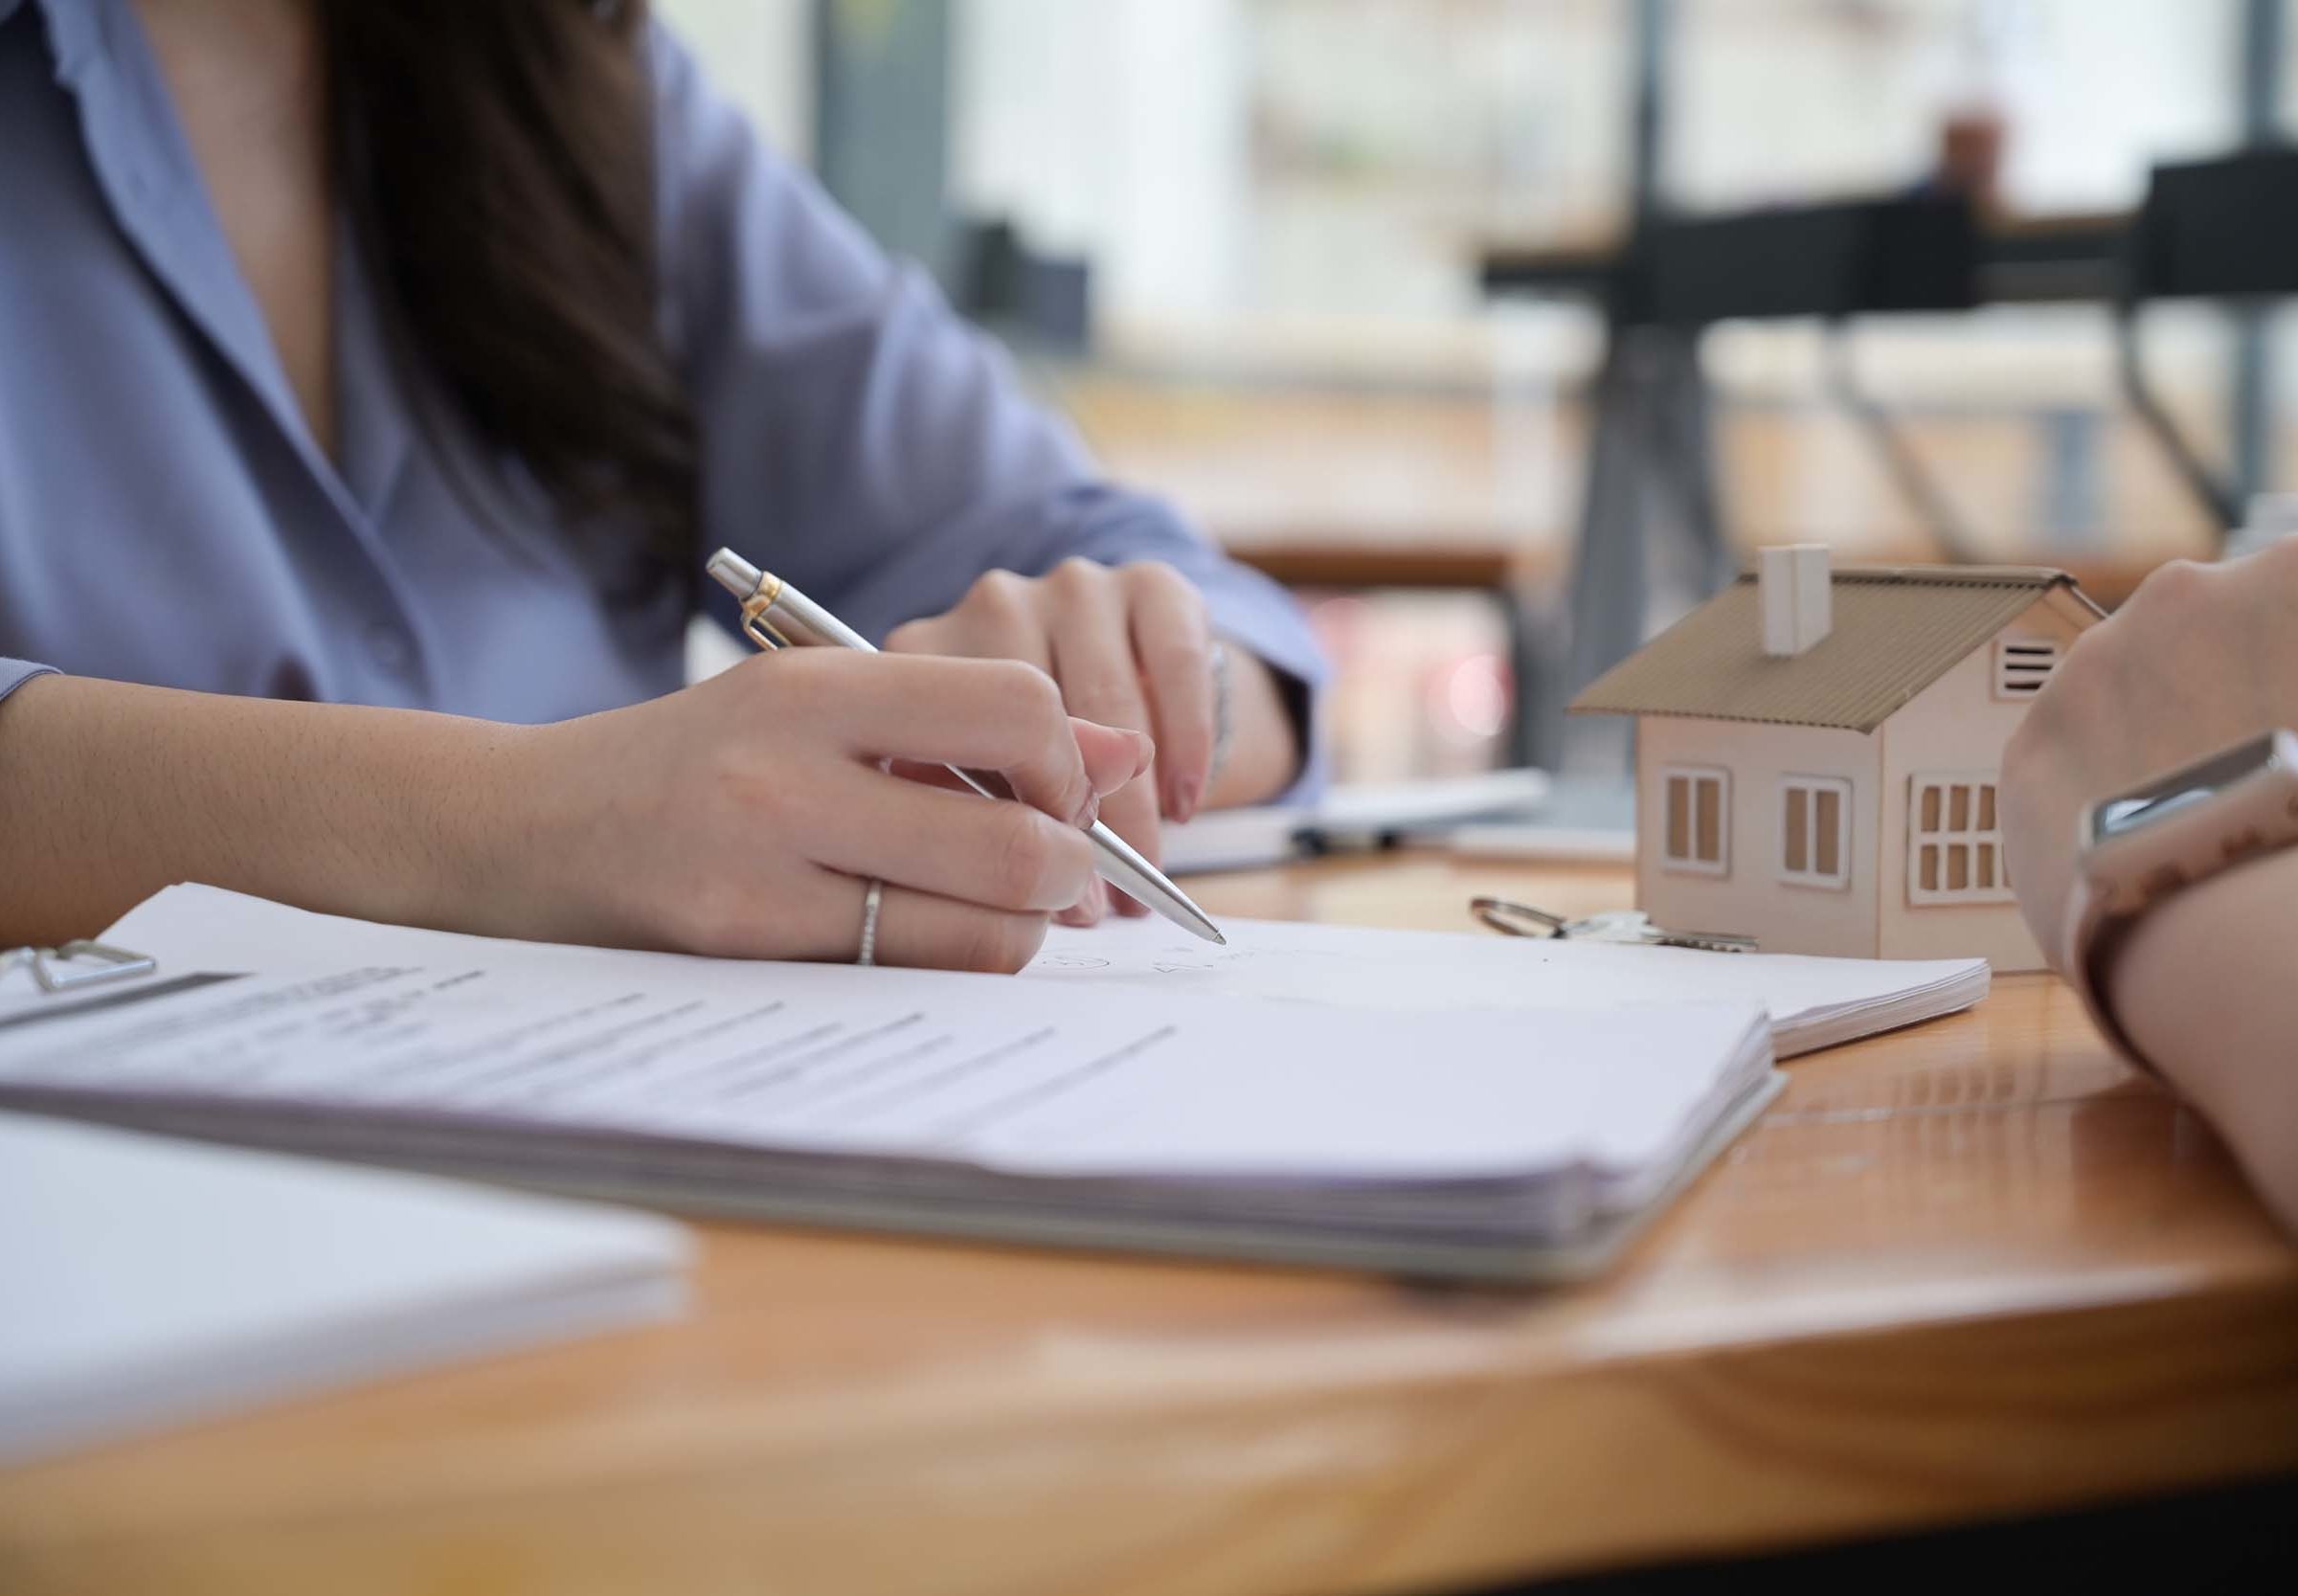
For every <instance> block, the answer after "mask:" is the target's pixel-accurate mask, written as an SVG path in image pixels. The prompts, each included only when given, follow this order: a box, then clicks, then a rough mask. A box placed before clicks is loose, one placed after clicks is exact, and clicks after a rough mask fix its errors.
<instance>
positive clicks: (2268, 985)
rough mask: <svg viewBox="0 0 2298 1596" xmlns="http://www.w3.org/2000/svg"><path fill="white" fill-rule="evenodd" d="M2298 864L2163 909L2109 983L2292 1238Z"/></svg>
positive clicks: (2288, 858)
mask: <svg viewBox="0 0 2298 1596" xmlns="http://www.w3.org/2000/svg"><path fill="white" fill-rule="evenodd" d="M2293 949H2298V852H2292V853H2283V854H2278V855H2276V856H2274V857H2272V858H2268V859H2264V860H2261V861H2259V862H2257V863H2255V864H2251V865H2244V866H2242V867H2241V868H2239V869H2236V870H2233V871H2230V872H2228V873H2227V874H2225V875H2223V876H2219V877H2215V878H2213V879H2211V880H2209V881H2206V882H2203V883H2201V884H2200V885H2198V886H2197V887H2194V888H2190V889H2188V890H2187V891H2184V892H2181V893H2178V894H2177V895H2175V896H2174V897H2172V898H2170V899H2168V900H2167V901H2165V902H2164V903H2163V904H2161V905H2160V906H2159V907H2158V908H2156V909H2154V910H2152V911H2151V912H2150V913H2149V914H2148V915H2147V917H2146V918H2145V919H2144V920H2143V921H2141V922H2140V923H2139V926H2138V928H2137V930H2136V931H2134V932H2133V933H2132V934H2131V938H2130V941H2129V944H2128V946H2127V947H2126V948H2125V949H2124V950H2123V952H2122V954H2121V955H2120V957H2119V958H2118V959H2117V960H2116V963H2115V967H2114V969H2113V971H2112V973H2111V977H2110V979H2111V983H2112V992H2111V997H2112V1000H2113V1002H2114V1006H2115V1011H2116V1015H2117V1017H2118V1018H2119V1019H2120V1020H2121V1021H2122V1023H2123V1024H2124V1027H2125V1028H2126V1029H2127V1030H2128V1031H2129V1033H2130V1039H2131V1041H2132V1042H2134V1043H2135V1044H2136V1045H2137V1046H2138V1048H2139V1050H2140V1052H2142V1053H2143V1054H2145V1055H2146V1057H2147V1058H2149V1059H2150V1060H2152V1062H2153V1063H2154V1065H2155V1066H2156V1067H2157V1068H2160V1069H2161V1070H2162V1072H2163V1074H2164V1075H2165V1076H2166V1077H2167V1078H2168V1079H2169V1080H2170V1082H2171V1083H2172V1084H2173V1085H2174V1086H2175V1087H2176V1088H2177V1089H2178V1090H2180V1091H2182V1092H2184V1093H2185V1094H2186V1095H2187V1096H2188V1097H2190V1098H2192V1099H2193V1100H2194V1102H2195V1104H2196V1105H2197V1107H2198V1108H2199V1109H2200V1110H2201V1111H2202V1113H2203V1115H2204V1116H2205V1117H2206V1118H2208V1119H2209V1120H2210V1122H2211V1123H2212V1124H2213V1125H2214V1126H2216V1127H2217V1129H2218V1132H2219V1135H2221V1136H2223V1137H2224V1138H2225V1139H2226V1142H2227V1144H2228V1145H2229V1146H2230V1147H2232V1148H2233V1150H2234V1154H2235V1157H2236V1158H2239V1159H2240V1160H2241V1161H2242V1167H2243V1168H2244V1170H2245V1171H2246V1172H2247V1173H2248V1174H2249V1177H2250V1180H2251V1181H2252V1182H2253V1183H2254V1184H2255V1185H2256V1186H2257V1188H2258V1190H2259V1193H2260V1195H2261V1196H2262V1197H2264V1199H2265V1202H2266V1204H2267V1206H2269V1207H2270V1208H2272V1209H2273V1210H2274V1212H2275V1214H2276V1216H2277V1217H2278V1218H2279V1219H2280V1220H2281V1221H2282V1223H2283V1224H2284V1225H2286V1226H2287V1227H2289V1228H2291V1229H2293V1230H2298V978H2294V977H2298V968H2294V967H2293V963H2292V950H2293Z"/></svg>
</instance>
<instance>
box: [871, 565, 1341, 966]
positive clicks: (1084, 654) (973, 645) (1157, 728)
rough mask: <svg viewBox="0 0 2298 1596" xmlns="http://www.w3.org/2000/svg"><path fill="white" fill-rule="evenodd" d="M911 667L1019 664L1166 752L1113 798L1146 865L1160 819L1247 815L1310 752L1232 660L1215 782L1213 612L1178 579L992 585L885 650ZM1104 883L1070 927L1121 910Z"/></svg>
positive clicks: (1002, 581) (1147, 572)
mask: <svg viewBox="0 0 2298 1596" xmlns="http://www.w3.org/2000/svg"><path fill="white" fill-rule="evenodd" d="M886 646H887V648H888V649H889V650H890V651H892V652H894V653H900V654H946V655H961V656H967V657H971V658H975V659H1002V660H1021V661H1025V662H1026V663H1029V664H1033V665H1036V666H1038V667H1039V668H1040V669H1042V670H1044V671H1046V672H1047V673H1048V675H1050V676H1051V677H1052V678H1053V680H1054V681H1055V682H1056V683H1058V684H1059V685H1060V687H1061V693H1062V697H1063V699H1064V700H1065V701H1066V702H1067V704H1068V706H1069V708H1070V713H1071V714H1074V715H1079V716H1082V717H1083V718H1085V719H1086V720H1089V721H1093V722H1097V723H1098V724H1100V725H1102V726H1113V727H1123V728H1126V729H1129V730H1132V731H1145V732H1148V733H1149V734H1150V735H1151V736H1152V737H1154V738H1155V740H1156V745H1157V761H1156V766H1155V772H1154V775H1155V779H1154V780H1153V781H1144V782H1139V783H1137V784H1135V785H1134V786H1131V787H1128V788H1126V789H1124V790H1123V791H1121V792H1118V793H1116V794H1114V795H1113V796H1112V797H1111V798H1110V801H1109V804H1108V807H1107V809H1106V811H1105V812H1104V815H1103V818H1104V819H1105V820H1108V821H1109V823H1110V825H1111V827H1112V828H1114V829H1115V831H1116V832H1117V833H1118V835H1120V836H1122V837H1123V838H1124V839H1125V840H1126V841H1127V842H1129V843H1132V844H1133V845H1134V846H1135V847H1137V848H1138V849H1140V851H1141V852H1142V853H1143V854H1144V855H1145V856H1146V857H1147V858H1149V859H1150V860H1151V861H1152V862H1153V863H1154V862H1155V861H1156V860H1157V858H1158V856H1159V834H1158V824H1159V820H1160V818H1161V819H1164V820H1187V819H1189V818H1190V817H1191V816H1192V815H1195V814H1196V813H1197V812H1198V811H1199V810H1201V809H1204V808H1206V807H1208V806H1209V805H1210V804H1212V803H1250V802H1255V801H1258V800H1260V799H1263V798H1269V797H1271V796H1273V794H1275V793H1276V792H1277V791H1278V790H1279V789H1281V788H1282V787H1283V786H1284V785H1285V783H1286V782H1288V781H1289V780H1291V779H1292V777H1293V774H1294V772H1295V770H1296V768H1297V767H1298V765H1299V762H1300V750H1299V748H1298V747H1297V739H1296V736H1295V732H1294V731H1293V729H1292V724H1291V720H1290V717H1289V716H1288V715H1287V713H1286V711H1285V708H1284V705H1283V702H1282V698H1281V695H1280V694H1279V693H1278V691H1277V687H1276V684H1275V681H1274V679H1273V677H1272V676H1271V675H1270V673H1269V669H1268V667H1267V666H1266V665H1264V664H1262V663H1261V662H1260V661H1259V660H1257V659H1255V658H1253V657H1252V656H1251V655H1250V654H1248V653H1246V652H1245V651H1243V650H1242V649H1235V648H1231V649H1229V650H1228V666H1227V669H1228V678H1229V681H1228V692H1229V717H1230V727H1231V739H1230V745H1229V750H1228V757H1227V759H1226V761H1225V762H1224V764H1223V767H1222V769H1221V770H1220V771H1218V772H1216V771H1215V770H1214V768H1213V754H1214V742H1215V738H1216V735H1217V727H1216V686H1215V680H1214V668H1213V649H1214V641H1213V636H1212V630H1211V624H1210V621H1209V619H1208V618H1207V616H1206V612H1205V599H1204V598H1203V596H1200V595H1199V594H1198V592H1197V590H1196V588H1195V587H1193V586H1191V585H1190V583H1189V581H1188V579H1187V578H1186V577H1184V576H1183V575H1182V574H1181V573H1179V572H1177V571H1175V570H1174V569H1173V568H1172V567H1171V566H1168V565H1162V564H1158V563H1154V562H1145V563H1141V564H1138V565H1124V566H1104V565H1096V564H1094V563H1093V562H1092V561H1091V560H1083V559H1071V560H1065V561H1064V562H1062V563H1061V564H1060V565H1058V566H1056V567H1054V568H1053V570H1052V571H1050V572H1049V573H1047V574H1046V575H1044V576H1040V577H1027V576H1018V575H1016V574H1014V573H1012V572H1009V571H993V572H990V573H987V574H986V575H984V576H982V577H981V578H980V580H979V581H977V582H976V583H975V584H974V585H973V588H972V590H971V591H969V592H968V593H967V594H966V596H965V597H964V599H963V600H962V601H961V602H959V604H958V607H957V608H956V609H954V610H951V611H950V612H949V613H947V614H946V615H939V616H935V617H933V618H930V619H924V620H913V621H912V622H910V623H909V624H908V625H906V626H902V627H900V628H898V629H896V630H895V631H894V633H893V634H892V636H890V638H888V639H887V640H886ZM1113 897H1114V898H1115V901H1116V902H1117V903H1118V905H1119V906H1120V907H1121V908H1122V909H1123V910H1125V911H1126V912H1129V913H1145V912H1147V910H1143V909H1141V908H1140V906H1138V904H1135V903H1133V902H1132V901H1131V900H1130V899H1128V898H1125V897H1124V896H1123V895H1122V894H1111V893H1109V892H1108V891H1107V890H1106V888H1103V887H1102V886H1101V885H1100V884H1099V883H1098V882H1096V883H1095V884H1094V888H1093V891H1092V892H1091V893H1090V894H1089V895H1088V897H1087V899H1086V901H1085V902H1084V903H1083V904H1081V905H1079V906H1078V908H1077V910H1074V911H1072V912H1070V913H1067V914H1065V915H1064V916H1063V918H1064V919H1065V920H1068V921H1070V922H1071V923H1089V922H1091V921H1093V920H1096V919H1098V918H1100V916H1101V913H1102V911H1103V910H1105V909H1106V908H1107V907H1108V905H1109V903H1110V901H1111V900H1112V898H1113Z"/></svg>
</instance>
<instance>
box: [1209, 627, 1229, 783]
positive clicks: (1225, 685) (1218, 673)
mask: <svg viewBox="0 0 2298 1596" xmlns="http://www.w3.org/2000/svg"><path fill="white" fill-rule="evenodd" d="M1236 738H1237V712H1236V705H1235V703H1234V702H1233V700H1232V695H1231V686H1230V682H1229V667H1228V644H1227V643H1225V642H1223V641H1221V640H1220V639H1219V638H1215V639H1214V640H1213V762H1212V765H1211V768H1210V769H1209V770H1208V771H1207V772H1206V773H1205V785H1206V786H1207V787H1210V786H1211V785H1212V784H1213V783H1214V782H1215V781H1217V780H1219V779H1220V776H1221V769H1222V767H1223V766H1225V765H1227V764H1228V745H1229V744H1231V743H1233V742H1235V741H1236Z"/></svg>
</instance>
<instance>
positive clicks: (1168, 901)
mask: <svg viewBox="0 0 2298 1596" xmlns="http://www.w3.org/2000/svg"><path fill="white" fill-rule="evenodd" d="M710 575H711V576H712V577H713V578H714V579H715V580H716V581H717V583H718V585H719V586H720V587H722V588H724V589H726V591H727V592H729V593H731V594H732V595H733V596H734V597H735V598H737V599H738V600H740V601H741V605H742V630H743V633H744V634H745V635H746V636H747V637H748V638H749V639H750V641H753V642H755V643H756V644H757V645H758V646H759V647H760V648H765V649H777V648H809V647H817V646H827V647H833V648H858V649H860V650H862V652H864V653H866V654H875V653H876V652H877V649H875V648H874V647H872V646H871V645H870V641H869V640H868V639H867V638H866V637H864V636H863V635H862V634H861V633H859V632H857V631H855V630H854V629H853V628H852V627H851V626H848V625H847V624H846V623H845V621H843V620H840V619H839V618H837V617H836V616H834V615H832V614H830V612H829V611H827V610H825V609H823V608H822V606H821V605H820V604H817V603H815V602H814V600H813V599H811V598H808V597H807V596H805V595H804V594H802V593H800V592H799V591H798V589H796V588H794V587H792V586H791V585H790V584H789V583H787V582H785V581H783V580H782V579H781V578H780V577H779V576H776V575H774V574H772V573H768V572H764V571H760V570H759V569H758V568H757V567H756V566H755V565H753V564H751V563H750V562H749V561H748V560H746V559H744V558H743V557H742V556H741V555H739V554H737V553H735V552H734V551H732V549H721V550H719V551H718V552H716V553H715V554H712V555H711V556H710ZM949 771H950V774H951V775H953V776H956V777H957V778H958V780H960V781H962V782H964V783H965V784H966V785H967V786H968V787H971V788H972V789H973V790H974V791H975V792H977V793H980V795H981V796H982V797H983V798H1012V797H1013V794H1012V793H1011V792H1010V791H1008V790H1007V789H1006V786H1005V783H1004V782H1003V780H1002V779H1000V778H999V777H998V776H992V775H989V774H987V773H984V772H981V771H963V770H959V769H958V767H957V766H955V765H952V766H950V767H949ZM1086 836H1087V838H1088V839H1090V840H1091V841H1092V843H1093V850H1094V852H1095V853H1096V854H1098V855H1099V856H1100V857H1099V862H1098V863H1097V864H1095V865H1094V866H1093V870H1094V873H1095V874H1097V875H1098V876H1100V878H1101V879H1102V880H1103V881H1106V882H1108V883H1109V884H1110V885H1111V886H1112V887H1115V888H1119V889H1120V890H1122V891H1124V892H1126V893H1128V894H1129V895H1131V896H1132V897H1133V898H1134V899H1135V900H1136V901H1137V902H1139V903H1143V904H1146V905H1148V906H1149V907H1150V908H1151V909H1154V910H1157V911H1158V912H1159V913H1160V914H1162V915H1163V916H1164V917H1165V918H1166V919H1168V920H1170V921H1172V922H1173V923H1174V924H1175V925H1177V926H1179V927H1181V928H1182V930H1183V931H1185V932H1188V933H1192V934H1193V935H1197V936H1202V937H1203V938H1205V940H1206V941H1207V942H1217V943H1220V944H1221V945H1222V946H1224V947H1226V946H1228V937H1226V936H1223V935H1222V934H1221V928H1220V927H1218V926H1216V925H1214V924H1213V922H1212V921H1211V920H1210V919H1208V918H1207V917H1206V915H1205V910H1202V909H1199V908H1198V907H1197V906H1196V905H1195V904H1194V903H1191V902H1190V901H1189V895H1188V894H1187V893H1186V892H1183V890H1182V889H1181V888H1178V887H1176V886H1174V885H1173V883H1172V882H1171V881H1169V880H1168V879H1166V876H1165V873H1164V872H1163V871H1162V870H1160V869H1159V868H1158V867H1157V866H1156V865H1152V864H1150V863H1149V861H1147V860H1146V859H1143V858H1142V857H1141V856H1140V855H1139V854H1138V852H1136V851H1135V850H1134V847H1133V844H1132V843H1128V842H1126V841H1125V839H1124V838H1122V837H1120V836H1118V835H1117V834H1116V833H1115V832H1114V831H1112V830H1110V829H1109V827H1108V826H1106V825H1104V824H1102V823H1101V822H1100V821H1099V820H1095V821H1094V822H1093V825H1092V826H1091V827H1089V828H1088V829H1087V831H1086Z"/></svg>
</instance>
